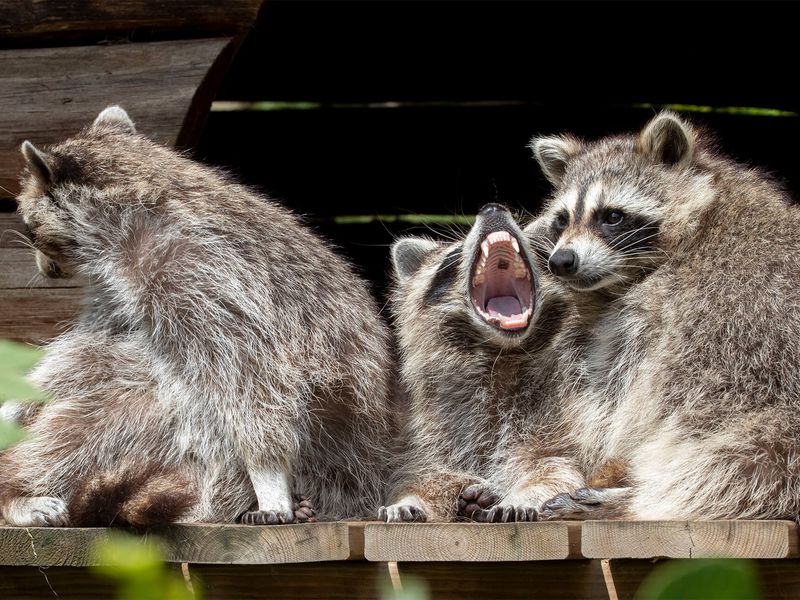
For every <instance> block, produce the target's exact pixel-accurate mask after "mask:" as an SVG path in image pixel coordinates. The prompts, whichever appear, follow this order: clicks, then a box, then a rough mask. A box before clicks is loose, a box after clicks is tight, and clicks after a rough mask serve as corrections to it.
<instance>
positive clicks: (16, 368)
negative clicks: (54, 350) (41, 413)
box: [0, 340, 47, 450]
mask: <svg viewBox="0 0 800 600" xmlns="http://www.w3.org/2000/svg"><path fill="white" fill-rule="evenodd" d="M41 357H42V352H41V350H39V349H38V348H34V347H33V346H26V345H25V344H18V343H16V342H11V341H8V340H0V404H2V403H3V402H5V401H6V400H19V401H24V402H42V401H45V400H46V399H47V397H46V396H45V394H43V393H42V392H41V391H40V390H38V389H36V388H35V387H33V386H32V385H31V384H30V383H28V381H27V380H26V379H25V375H27V373H28V371H30V370H31V369H32V368H33V367H34V365H35V364H36V363H37V362H39V359H40V358H41ZM23 439H25V431H24V430H23V429H22V428H21V427H19V426H18V425H16V424H15V423H9V422H8V421H4V420H0V450H3V449H4V448H8V447H9V446H11V445H13V444H16V443H17V442H20V441H21V440H23Z"/></svg>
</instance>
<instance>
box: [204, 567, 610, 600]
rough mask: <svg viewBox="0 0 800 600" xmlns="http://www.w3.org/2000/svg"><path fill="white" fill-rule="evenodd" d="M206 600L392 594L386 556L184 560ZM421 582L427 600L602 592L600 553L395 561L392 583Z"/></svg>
mask: <svg viewBox="0 0 800 600" xmlns="http://www.w3.org/2000/svg"><path fill="white" fill-rule="evenodd" d="M189 572H190V574H191V576H192V579H193V580H194V578H195V577H196V578H197V581H199V582H200V584H201V585H202V587H203V597H204V598H206V599H207V600H216V599H220V600H221V599H226V600H227V599H229V598H237V599H239V600H253V599H256V598H259V599H261V598H264V599H267V598H268V599H270V600H289V599H291V600H296V599H297V598H302V599H303V600H329V599H341V600H345V599H346V600H378V599H379V598H391V597H393V595H392V594H391V593H390V592H387V591H386V590H390V589H391V584H390V578H389V571H388V568H387V564H386V563H371V562H364V561H347V562H343V563H316V564H309V565H275V566H269V567H231V566H213V565H191V566H190V567H189ZM413 582H422V583H423V585H424V586H425V587H426V588H427V589H428V590H429V595H428V597H429V598H431V599H432V600H441V599H451V598H452V599H453V600H456V599H459V600H460V599H463V598H487V599H489V598H504V599H509V600H511V599H515V600H516V599H520V600H522V599H525V600H528V599H530V598H538V599H542V600H550V599H552V600H556V599H572V598H586V599H598V600H600V599H602V600H607V598H608V595H607V593H606V586H605V583H604V581H603V575H602V572H601V569H600V561H590V560H571V561H563V562H552V561H542V562H528V563H525V564H524V565H520V563H508V562H500V563H497V562H493V563H469V564H464V563H458V562H455V563H441V562H426V563H400V564H399V583H400V584H401V585H403V586H404V589H408V588H409V587H410V586H411V585H412V583H413Z"/></svg>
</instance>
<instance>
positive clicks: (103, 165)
mask: <svg viewBox="0 0 800 600" xmlns="http://www.w3.org/2000/svg"><path fill="white" fill-rule="evenodd" d="M135 133H136V128H135V127H134V125H133V122H132V121H131V120H130V118H129V117H128V115H127V113H126V112H125V111H124V110H122V109H121V108H119V107H117V106H111V107H109V108H106V109H105V110H104V111H102V112H101V113H100V115H99V116H98V117H97V118H96V119H95V121H94V122H93V123H92V125H91V126H90V127H88V128H86V129H85V130H84V131H83V132H81V134H79V135H78V136H76V137H75V138H73V139H72V140H67V141H65V142H62V143H60V144H56V145H54V146H51V147H48V148H44V149H40V148H37V147H36V146H34V145H33V144H32V143H31V142H29V141H25V142H23V143H22V147H21V151H22V155H23V156H24V157H25V170H24V171H23V173H22V181H21V192H20V194H19V196H17V210H18V212H19V214H20V215H21V217H22V220H23V221H24V222H25V224H26V225H27V226H28V229H29V230H30V234H31V239H32V242H33V244H34V246H35V247H36V265H37V267H38V269H39V271H40V272H41V273H42V275H45V276H47V277H70V276H72V275H73V274H74V271H75V264H74V256H73V254H74V250H75V248H76V242H75V231H76V227H79V226H80V225H79V224H78V223H76V222H75V220H74V219H73V218H72V217H73V209H74V206H75V204H76V203H80V202H83V201H86V200H87V191H86V186H96V187H103V185H104V180H111V179H113V175H112V173H113V167H112V166H111V164H110V163H109V160H108V157H105V158H106V160H103V159H102V157H101V156H100V153H98V152H96V151H94V152H93V148H92V142H94V144H95V146H97V145H99V144H104V145H106V146H107V147H115V146H118V145H119V144H118V142H119V141H120V138H125V137H131V136H133V135H134V134H135Z"/></svg>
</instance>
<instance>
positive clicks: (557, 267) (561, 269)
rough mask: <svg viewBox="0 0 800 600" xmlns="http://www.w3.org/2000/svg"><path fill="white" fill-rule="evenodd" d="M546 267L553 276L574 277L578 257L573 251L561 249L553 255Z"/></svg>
mask: <svg viewBox="0 0 800 600" xmlns="http://www.w3.org/2000/svg"><path fill="white" fill-rule="evenodd" d="M547 266H548V267H550V272H551V273H552V274H553V275H574V274H575V272H576V271H577V270H578V255H577V254H575V251H574V250H569V249H566V248H561V249H560V250H556V251H555V252H554V253H553V255H552V256H551V257H550V260H548V261H547Z"/></svg>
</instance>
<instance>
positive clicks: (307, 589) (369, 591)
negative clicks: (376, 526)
mask: <svg viewBox="0 0 800 600" xmlns="http://www.w3.org/2000/svg"><path fill="white" fill-rule="evenodd" d="M385 573H386V565H384V564H381V563H370V562H365V561H344V562H321V563H313V564H295V565H266V566H258V567H246V566H229V565H189V575H190V577H191V579H192V585H194V586H198V585H199V587H200V589H202V597H203V598H205V600H218V599H219V600H230V599H231V598H236V599H237V600H251V599H253V598H264V599H265V600H267V599H268V600H298V599H302V600H332V599H339V600H378V599H379V598H382V597H385V596H380V595H379V593H378V590H379V584H378V583H377V582H378V581H382V578H383V577H385ZM0 576H2V571H0Z"/></svg>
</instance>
